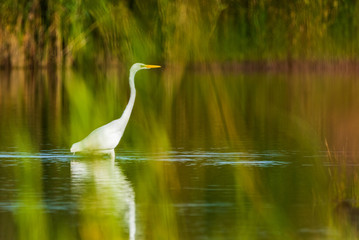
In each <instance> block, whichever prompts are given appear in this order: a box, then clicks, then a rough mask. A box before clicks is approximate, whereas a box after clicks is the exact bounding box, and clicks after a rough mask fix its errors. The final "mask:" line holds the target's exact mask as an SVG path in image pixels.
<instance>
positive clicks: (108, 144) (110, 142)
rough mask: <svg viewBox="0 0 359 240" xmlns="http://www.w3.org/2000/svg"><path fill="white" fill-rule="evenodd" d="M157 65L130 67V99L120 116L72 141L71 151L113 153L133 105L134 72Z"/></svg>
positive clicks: (140, 64) (141, 64)
mask: <svg viewBox="0 0 359 240" xmlns="http://www.w3.org/2000/svg"><path fill="white" fill-rule="evenodd" d="M159 67H161V66H158V65H146V64H143V63H135V64H133V65H132V67H131V69H130V78H129V82H130V88H131V96H130V100H129V102H128V104H127V106H126V109H125V110H124V111H123V114H122V116H121V118H119V119H116V120H113V121H112V122H110V123H108V124H106V125H104V126H101V127H99V128H97V129H95V130H94V131H92V132H91V133H90V134H89V135H88V136H87V137H85V138H84V139H83V140H82V141H80V142H77V143H74V144H73V145H72V147H71V152H73V153H76V152H85V153H95V154H97V153H99V154H102V153H104V154H111V155H112V154H113V155H114V148H115V147H116V146H117V145H118V143H119V142H120V140H121V138H122V135H123V132H124V131H125V128H126V125H127V123H128V120H129V119H130V116H131V112H132V109H133V105H134V103H135V98H136V88H135V80H134V79H135V74H136V73H137V72H138V71H139V70H142V69H151V68H159Z"/></svg>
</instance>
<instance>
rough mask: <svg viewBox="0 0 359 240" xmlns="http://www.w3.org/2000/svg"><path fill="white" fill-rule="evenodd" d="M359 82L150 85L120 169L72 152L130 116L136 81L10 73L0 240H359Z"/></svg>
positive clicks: (256, 78) (0, 136)
mask: <svg viewBox="0 0 359 240" xmlns="http://www.w3.org/2000/svg"><path fill="white" fill-rule="evenodd" d="M357 77H358V76H355V75H354V74H348V73H324V72H321V73H290V74H289V73H280V72H279V73H278V72H275V73H263V72H262V73H261V72H245V73H243V72H236V71H232V72H228V71H222V70H220V69H216V68H207V69H201V70H187V71H186V70H185V69H178V68H171V67H167V68H164V69H162V70H159V71H154V70H153V71H141V72H139V73H138V74H137V75H136V87H137V98H136V103H135V107H134V109H133V112H132V116H131V119H130V122H129V124H128V126H127V129H126V131H125V134H124V136H123V138H122V140H121V142H120V144H119V146H118V147H117V148H116V158H115V159H114V160H113V161H112V160H111V159H101V158H88V157H81V156H78V155H75V156H74V155H72V154H70V152H69V148H70V146H71V144H72V143H73V142H76V141H79V140H81V139H82V138H83V137H85V136H86V135H87V134H88V133H90V132H91V131H92V130H93V129H95V128H97V127H99V126H101V125H103V124H106V123H107V122H109V121H111V120H113V119H115V118H118V117H119V116H120V115H121V113H122V111H123V109H124V108H125V106H126V104H127V100H128V98H129V87H128V80H127V78H128V77H127V70H123V69H113V70H108V71H105V70H99V71H88V72H75V71H68V70H65V71H58V72H54V73H49V72H46V71H40V72H37V73H31V72H26V71H23V70H14V71H12V72H11V73H5V72H1V73H0V116H1V117H0V239H37V240H38V239H40V240H41V239H348V238H354V237H355V236H356V231H355V230H354V225H351V223H350V222H347V221H345V220H343V219H341V220H340V221H337V218H338V216H337V215H336V214H334V211H333V210H334V208H335V207H336V205H337V204H338V203H339V202H341V201H342V200H350V201H351V202H352V204H353V205H354V206H356V205H358V204H357V203H356V199H357V198H358V194H357V192H358V191H357V189H358V188H357V181H356V180H357V178H358V174H357V172H358V164H357V157H356V156H357V146H358V140H359V125H358V119H359V113H358V109H359V98H358V97H357V95H358V92H359V83H358V81H357ZM354 224H355V223H354Z"/></svg>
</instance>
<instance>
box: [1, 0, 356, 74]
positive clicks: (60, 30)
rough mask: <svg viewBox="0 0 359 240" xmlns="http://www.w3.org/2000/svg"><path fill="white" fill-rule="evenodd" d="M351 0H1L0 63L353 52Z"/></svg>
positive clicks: (323, 56) (320, 57) (312, 56)
mask: <svg viewBox="0 0 359 240" xmlns="http://www.w3.org/2000/svg"><path fill="white" fill-rule="evenodd" d="M358 13H359V3H358V2H357V1H352V0H311V1H308V0H294V1H283V0H221V1H220V0H208V1H203V0H193V1H182V0H175V1H167V0H157V1H156V0H149V1H138V0H124V1H114V0H98V1H97V0H81V1H79V0H60V1H55V0H29V1H24V0H2V1H1V3H0V22H1V24H0V65H1V66H2V67H3V68H10V67H18V66H31V67H36V66H56V65H61V64H62V65H64V64H65V65H75V66H81V65H83V64H86V65H88V64H90V63H91V64H96V65H106V66H108V65H110V64H111V63H118V62H120V63H121V62H126V63H127V62H130V63H132V62H134V61H143V62H146V61H149V62H156V61H157V62H167V63H177V64H178V63H182V64H186V63H188V62H191V63H193V62H195V63H204V62H211V63H213V62H228V61H231V62H243V61H253V62H258V61H264V62H284V63H290V62H292V61H303V60H305V61H316V62H318V61H319V62H322V61H328V60H329V61H330V60H345V61H349V60H357V58H358V53H359V31H358V26H359V14H358Z"/></svg>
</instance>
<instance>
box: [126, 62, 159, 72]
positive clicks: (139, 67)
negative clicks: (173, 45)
mask: <svg viewBox="0 0 359 240" xmlns="http://www.w3.org/2000/svg"><path fill="white" fill-rule="evenodd" d="M160 67H161V66H158V65H147V64H144V63H135V64H133V65H132V67H131V69H130V72H133V73H136V72H137V71H139V70H142V69H150V68H160Z"/></svg>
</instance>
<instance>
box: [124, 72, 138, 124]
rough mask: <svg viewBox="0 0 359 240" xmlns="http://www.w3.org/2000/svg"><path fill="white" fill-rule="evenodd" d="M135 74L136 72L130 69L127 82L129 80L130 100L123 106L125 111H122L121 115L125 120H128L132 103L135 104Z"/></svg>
mask: <svg viewBox="0 0 359 240" xmlns="http://www.w3.org/2000/svg"><path fill="white" fill-rule="evenodd" d="M135 74H136V72H132V71H131V72H130V79H129V82H130V89H131V96H130V100H129V101H128V104H127V106H126V108H125V111H123V114H122V116H121V118H122V117H124V118H125V119H126V121H128V120H129V119H130V116H131V112H132V109H133V105H134V104H135V98H136V88H135Z"/></svg>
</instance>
